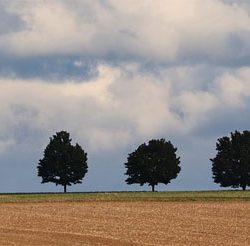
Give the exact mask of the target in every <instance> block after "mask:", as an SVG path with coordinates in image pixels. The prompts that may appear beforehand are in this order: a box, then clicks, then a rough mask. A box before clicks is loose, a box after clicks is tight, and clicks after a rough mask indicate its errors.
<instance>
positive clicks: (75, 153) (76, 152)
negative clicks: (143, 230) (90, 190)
mask: <svg viewBox="0 0 250 246" xmlns="http://www.w3.org/2000/svg"><path fill="white" fill-rule="evenodd" d="M37 168H38V176H40V177H42V183H46V182H52V183H55V184H56V185H62V186H63V187H64V192H66V191H67V189H66V188H67V186H70V185H72V184H77V183H82V179H83V178H84V176H85V174H86V173H87V171H88V166H87V153H85V152H84V150H83V149H82V148H81V146H80V145H79V144H77V143H76V145H75V146H74V145H72V144H71V139H70V134H69V133H68V132H66V131H61V132H57V133H56V134H55V135H53V137H51V138H50V141H49V144H48V145H47V147H46V148H45V150H44V157H43V159H41V160H39V163H38V166H37Z"/></svg>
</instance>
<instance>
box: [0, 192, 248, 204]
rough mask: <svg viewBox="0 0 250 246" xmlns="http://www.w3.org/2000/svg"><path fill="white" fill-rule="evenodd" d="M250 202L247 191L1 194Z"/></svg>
mask: <svg viewBox="0 0 250 246" xmlns="http://www.w3.org/2000/svg"><path fill="white" fill-rule="evenodd" d="M233 200H242V201H250V190H247V191H241V190H239V191H233V190H232V191H185V192H184V191H178V192H85V193H25V194H0V202H57V201H59V202H60V201H75V202H76V201H233Z"/></svg>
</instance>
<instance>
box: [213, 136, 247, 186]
mask: <svg viewBox="0 0 250 246" xmlns="http://www.w3.org/2000/svg"><path fill="white" fill-rule="evenodd" d="M216 150H217V155H216V157H215V158H213V159H210V160H211V161H212V172H213V179H214V182H215V183H219V184H220V185H221V186H222V187H229V186H231V187H233V188H238V187H241V188H242V189H243V190H245V189H246V187H247V186H249V185H250V132H249V131H243V132H242V133H241V132H238V131H235V132H231V136H230V137H227V136H226V137H222V138H219V139H218V140H217V143H216Z"/></svg>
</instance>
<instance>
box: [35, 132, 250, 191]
mask: <svg viewBox="0 0 250 246" xmlns="http://www.w3.org/2000/svg"><path fill="white" fill-rule="evenodd" d="M71 141H72V140H71V139H70V134H69V133H68V132H66V131H61V132H57V133H56V134H55V135H53V136H52V137H51V138H50V141H49V144H48V145H47V147H46V148H45V150H44V156H43V159H41V160H39V163H38V167H37V168H38V176H40V177H41V178H42V183H47V182H52V183H55V184H56V185H62V186H63V187H64V192H66V191H67V186H70V185H72V184H77V183H82V179H83V178H84V176H85V174H86V173H87V172H88V165H87V153H86V152H85V151H84V150H83V149H82V147H81V146H80V145H79V144H76V145H72V144H71ZM216 150H217V155H216V156H215V158H213V159H210V160H211V161H212V173H213V179H214V182H215V183H219V184H220V185H221V186H222V187H229V186H231V187H233V188H238V187H241V188H242V189H243V190H245V189H246V187H247V186H250V132H249V131H243V132H242V133H241V132H238V131H235V132H232V133H231V136H230V137H222V138H219V139H218V140H217V143H216ZM176 151H177V148H176V147H174V146H173V144H172V143H171V142H170V141H165V139H152V140H150V141H149V142H148V143H143V144H141V145H140V146H139V147H138V148H137V149H136V150H135V151H134V152H132V153H130V154H129V155H128V158H127V162H126V163H125V168H126V173H125V175H127V176H128V178H127V179H126V183H127V184H140V185H144V184H148V185H149V186H151V187H152V191H155V186H156V185H158V184H159V183H163V184H166V185H167V184H168V183H170V182H171V180H172V179H174V178H176V177H177V175H178V173H179V172H180V170H181V167H180V157H177V155H176Z"/></svg>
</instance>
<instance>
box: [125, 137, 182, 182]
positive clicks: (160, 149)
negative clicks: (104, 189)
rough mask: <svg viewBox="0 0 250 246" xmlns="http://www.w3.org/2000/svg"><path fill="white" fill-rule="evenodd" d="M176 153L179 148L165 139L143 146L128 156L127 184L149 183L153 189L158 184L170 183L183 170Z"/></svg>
mask: <svg viewBox="0 0 250 246" xmlns="http://www.w3.org/2000/svg"><path fill="white" fill-rule="evenodd" d="M176 151H177V148H175V147H174V146H173V145H172V143H171V142H170V141H168V142H166V141H165V139H152V140H150V141H149V142H148V144H146V143H144V144H141V145H140V146H139V147H138V148H137V149H136V150H135V151H134V152H132V153H130V154H129V155H128V158H127V162H126V163H125V167H126V168H127V171H126V173H125V174H126V175H128V178H127V179H126V183H127V184H134V183H138V184H140V185H144V184H145V183H148V184H149V185H150V186H152V187H153V186H155V185H157V184H158V183H163V184H168V183H170V181H171V180H172V179H174V178H176V177H177V175H178V173H179V172H180V170H181V168H180V166H179V164H180V158H179V157H177V156H176V153H175V152H176Z"/></svg>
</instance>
